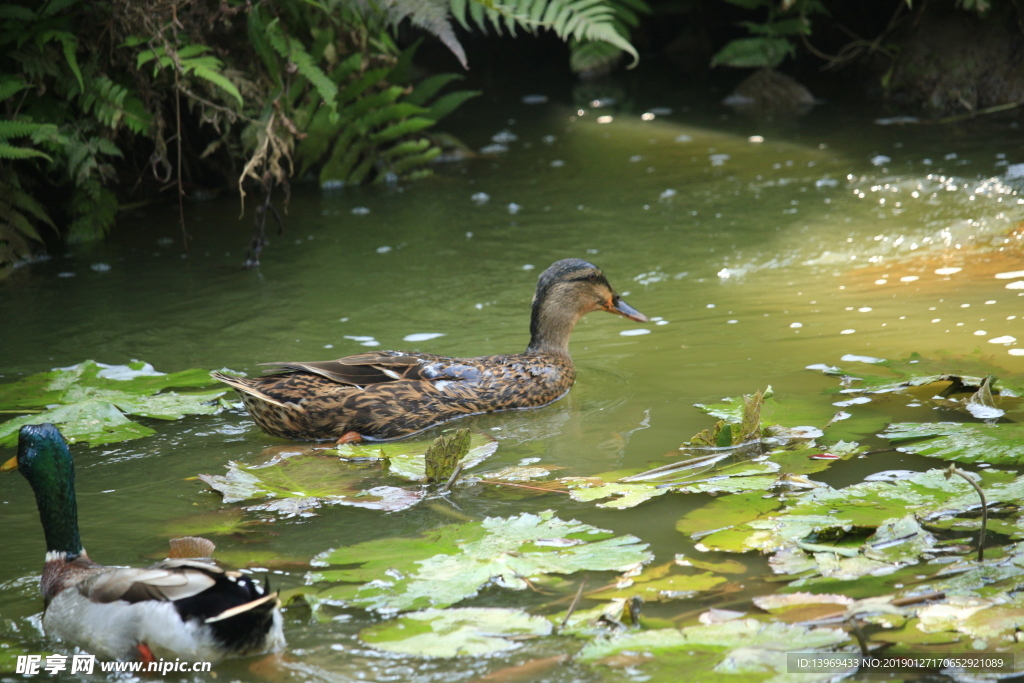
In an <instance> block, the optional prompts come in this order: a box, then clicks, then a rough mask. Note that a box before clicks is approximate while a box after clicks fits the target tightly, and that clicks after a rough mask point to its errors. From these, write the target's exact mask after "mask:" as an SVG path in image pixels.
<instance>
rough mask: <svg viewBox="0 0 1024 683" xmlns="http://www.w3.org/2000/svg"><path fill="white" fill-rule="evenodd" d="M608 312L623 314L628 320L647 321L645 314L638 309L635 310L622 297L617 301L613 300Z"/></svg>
mask: <svg viewBox="0 0 1024 683" xmlns="http://www.w3.org/2000/svg"><path fill="white" fill-rule="evenodd" d="M608 312H609V313H618V314H619V315H624V316H626V317H627V318H629V319H630V320H635V321H637V322H638V323H646V322H649V321H648V320H647V316H646V315H644V314H643V313H641V312H640V311H638V310H636V309H635V308H633V307H632V306H630V305H629V304H627V303H626V302H625V301H623V300H622V299H619V300H618V301H616V302H615V307H614V308H612V309H610V310H609V311H608Z"/></svg>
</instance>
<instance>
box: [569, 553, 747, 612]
mask: <svg viewBox="0 0 1024 683" xmlns="http://www.w3.org/2000/svg"><path fill="white" fill-rule="evenodd" d="M726 581H727V579H726V578H725V577H724V576H716V575H715V574H712V573H711V572H703V573H701V574H693V573H688V572H687V570H686V569H684V568H683V567H682V566H681V565H679V564H677V563H675V562H669V563H666V564H663V565H658V566H656V567H648V568H646V569H645V570H644V571H643V572H642V573H640V574H639V575H637V576H632V577H628V578H626V577H623V578H620V579H619V586H616V587H615V588H609V589H608V590H603V591H600V592H598V593H589V594H588V595H587V597H588V598H590V599H592V600H612V599H628V598H632V597H633V596H639V597H641V598H643V600H644V602H660V601H664V600H679V599H682V598H692V597H693V596H695V595H697V594H698V593H704V592H706V591H709V590H712V589H714V588H715V587H716V586H720V585H721V584H723V583H725V582H726Z"/></svg>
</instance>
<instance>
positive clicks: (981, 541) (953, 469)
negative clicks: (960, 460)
mask: <svg viewBox="0 0 1024 683" xmlns="http://www.w3.org/2000/svg"><path fill="white" fill-rule="evenodd" d="M954 474H956V475H958V476H960V477H962V478H963V479H964V480H965V481H966V482H967V483H969V484H970V485H971V486H973V487H974V490H975V491H977V493H978V497H979V498H981V533H979V534H978V562H983V561H984V560H985V527H986V526H987V525H988V501H987V500H985V492H984V491H982V490H981V487H980V486H978V482H976V481H974V479H973V478H972V477H971V476H970V475H969V474H967V472H964V471H963V470H962V469H960V468H959V467H957V466H956V465H950V466H949V470H948V471H947V472H946V479H949V478H950V476H952V475H954Z"/></svg>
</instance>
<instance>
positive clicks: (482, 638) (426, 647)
mask: <svg viewBox="0 0 1024 683" xmlns="http://www.w3.org/2000/svg"><path fill="white" fill-rule="evenodd" d="M552 628H553V627H552V624H551V622H550V621H548V620H547V619H545V618H544V617H537V616H531V615H529V614H527V613H526V612H524V611H522V610H518V609H508V608H498V607H462V608H452V609H427V610H422V611H420V612H409V613H407V614H403V615H402V616H400V617H397V618H395V619H391V620H388V621H385V622H382V623H379V624H374V625H373V626H369V627H367V628H364V629H363V630H362V631H360V632H359V638H360V639H361V640H362V641H363V642H364V643H366V644H367V645H369V646H371V647H373V648H375V649H378V650H384V651H385V652H395V653H398V654H404V655H412V656H415V657H475V656H480V655H487V654H491V653H494V652H502V651H504V650H511V649H514V648H517V647H519V641H521V640H522V639H524V638H531V637H532V638H536V637H539V636H546V635H548V634H550V633H551V631H552Z"/></svg>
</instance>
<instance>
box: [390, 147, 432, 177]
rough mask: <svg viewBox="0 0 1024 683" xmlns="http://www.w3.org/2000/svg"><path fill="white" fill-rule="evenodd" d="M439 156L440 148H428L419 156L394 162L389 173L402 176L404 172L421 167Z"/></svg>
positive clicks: (410, 156)
mask: <svg viewBox="0 0 1024 683" xmlns="http://www.w3.org/2000/svg"><path fill="white" fill-rule="evenodd" d="M440 154H441V148H440V147H430V148H429V149H427V150H425V151H423V152H420V153H419V154H410V155H408V156H406V157H404V158H402V159H398V160H397V161H395V163H394V165H393V166H392V167H391V171H392V172H393V173H395V174H396V175H403V174H405V172H406V171H409V170H411V169H414V168H418V167H420V166H423V165H424V164H427V163H430V162H431V161H432V160H433V159H435V158H437V157H438V156H439V155H440Z"/></svg>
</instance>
